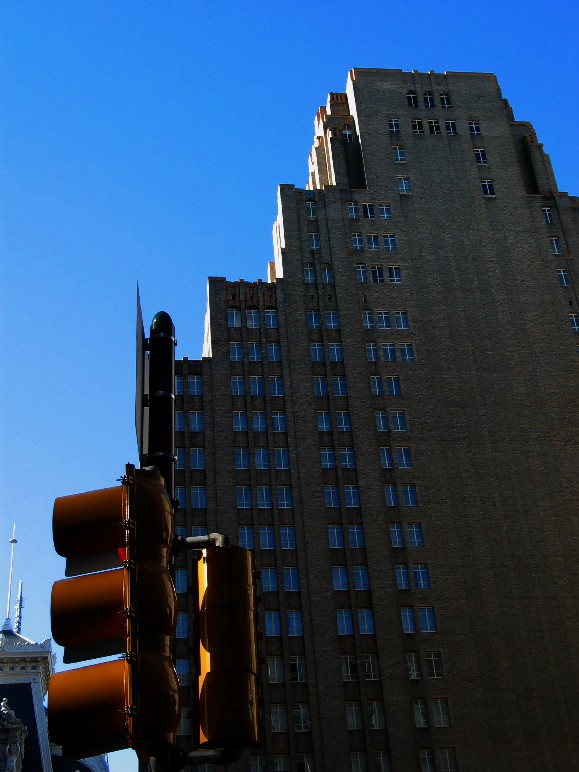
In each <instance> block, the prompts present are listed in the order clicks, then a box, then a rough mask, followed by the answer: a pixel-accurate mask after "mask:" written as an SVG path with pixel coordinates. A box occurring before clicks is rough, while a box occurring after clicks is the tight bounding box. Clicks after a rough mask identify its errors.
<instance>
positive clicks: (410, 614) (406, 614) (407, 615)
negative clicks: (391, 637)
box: [400, 606, 416, 633]
mask: <svg viewBox="0 0 579 772" xmlns="http://www.w3.org/2000/svg"><path fill="white" fill-rule="evenodd" d="M400 615H401V617H402V632H403V633H415V632H416V625H415V624H414V609H413V608H412V606H403V607H402V608H401V609H400Z"/></svg>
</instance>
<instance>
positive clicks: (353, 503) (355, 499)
mask: <svg viewBox="0 0 579 772" xmlns="http://www.w3.org/2000/svg"><path fill="white" fill-rule="evenodd" d="M344 503H345V505H346V506H347V507H359V506H360V493H359V491H358V486H357V485H344Z"/></svg>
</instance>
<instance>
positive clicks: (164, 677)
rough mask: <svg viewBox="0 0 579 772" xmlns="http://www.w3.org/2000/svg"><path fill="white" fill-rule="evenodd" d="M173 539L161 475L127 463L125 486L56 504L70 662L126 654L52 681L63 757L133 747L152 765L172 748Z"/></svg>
mask: <svg viewBox="0 0 579 772" xmlns="http://www.w3.org/2000/svg"><path fill="white" fill-rule="evenodd" d="M173 531H174V528H173V508H172V505H171V501H170V499H169V496H168V494H167V491H166V489H165V486H164V484H163V478H162V477H161V476H160V474H159V473H158V471H157V470H156V469H139V470H136V469H135V468H134V466H132V465H130V464H129V465H127V467H126V474H125V476H124V477H123V478H122V484H121V485H119V486H118V487H115V488H108V489H105V490H100V491H93V492H90V493H81V494H78V495H74V496H66V497H62V498H58V499H56V501H55V504H54V514H53V535H54V546H55V549H56V551H57V552H58V553H59V554H60V555H62V556H63V557H65V558H67V571H66V574H67V576H72V578H69V579H64V580H62V581H60V582H56V584H55V585H54V587H53V590H52V602H51V616H52V634H53V637H54V640H55V641H56V642H57V643H59V644H60V645H62V646H64V647H65V653H64V661H65V662H79V661H81V660H84V659H94V658H96V657H102V656H108V655H110V654H115V653H118V654H121V655H122V658H121V659H118V660H116V661H111V662H104V663H100V664H96V665H89V666H88V667H82V668H78V669H76V670H69V671H65V672H62V673H56V674H55V675H53V676H52V678H51V680H50V683H49V688H48V726H49V732H50V737H51V740H52V741H53V742H55V743H57V744H59V745H62V746H63V752H64V753H65V754H66V755H73V756H75V757H76V758H83V757H86V756H91V755H96V754H100V753H106V752H109V751H114V750H119V749H122V748H128V747H130V748H133V749H134V750H135V751H136V752H137V755H138V756H139V759H140V760H141V761H143V762H146V761H148V759H149V756H150V755H154V753H156V752H157V750H158V749H163V748H166V747H169V746H172V745H173V744H174V742H175V737H176V732H177V727H178V723H179V683H178V679H177V674H176V672H175V668H174V665H173V662H172V657H171V654H172V651H171V650H172V644H173V637H174V633H175V621H176V595H175V588H174V586H173V582H172V579H171V576H170V573H169V569H168V566H169V558H170V550H171V545H172V541H173ZM105 569H106V570H105Z"/></svg>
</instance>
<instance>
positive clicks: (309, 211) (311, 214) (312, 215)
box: [306, 201, 318, 220]
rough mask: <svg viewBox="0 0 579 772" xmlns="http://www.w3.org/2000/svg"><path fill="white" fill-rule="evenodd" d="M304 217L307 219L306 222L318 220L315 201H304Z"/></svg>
mask: <svg viewBox="0 0 579 772" xmlns="http://www.w3.org/2000/svg"><path fill="white" fill-rule="evenodd" d="M306 217H307V218H308V220H317V219H318V213H317V210H316V202H315V201H306Z"/></svg>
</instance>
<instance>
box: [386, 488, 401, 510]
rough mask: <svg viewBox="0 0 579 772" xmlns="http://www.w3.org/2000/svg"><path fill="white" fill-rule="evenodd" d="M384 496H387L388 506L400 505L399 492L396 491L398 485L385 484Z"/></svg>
mask: <svg viewBox="0 0 579 772" xmlns="http://www.w3.org/2000/svg"><path fill="white" fill-rule="evenodd" d="M384 496H385V497H386V506H387V507H397V506H398V494H397V493H396V486H395V485H385V486H384Z"/></svg>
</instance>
